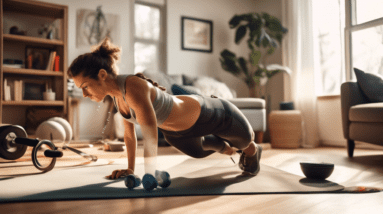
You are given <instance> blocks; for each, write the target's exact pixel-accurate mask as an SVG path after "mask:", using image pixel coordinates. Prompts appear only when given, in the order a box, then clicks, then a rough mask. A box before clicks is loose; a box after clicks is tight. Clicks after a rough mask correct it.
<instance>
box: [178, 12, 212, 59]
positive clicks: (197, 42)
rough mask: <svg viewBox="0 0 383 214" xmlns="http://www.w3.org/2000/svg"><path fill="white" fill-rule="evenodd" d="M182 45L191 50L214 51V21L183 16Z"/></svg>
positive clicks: (183, 48) (184, 48)
mask: <svg viewBox="0 0 383 214" xmlns="http://www.w3.org/2000/svg"><path fill="white" fill-rule="evenodd" d="M181 47H182V50H189V51H202V52H209V53H211V52H212V51H213V22H212V21H209V20H203V19H196V18H191V17H185V16H182V17H181Z"/></svg>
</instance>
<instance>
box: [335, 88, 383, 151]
mask: <svg viewBox="0 0 383 214" xmlns="http://www.w3.org/2000/svg"><path fill="white" fill-rule="evenodd" d="M341 109H342V126H343V135H344V137H345V138H346V139H347V151H348V156H349V157H353V154H354V148H355V141H363V142H366V143H371V144H375V145H383V134H382V133H383V102H371V101H369V99H368V98H367V97H366V96H365V95H364V94H363V92H362V90H361V88H360V87H359V85H358V83H357V82H345V83H343V84H342V85H341Z"/></svg>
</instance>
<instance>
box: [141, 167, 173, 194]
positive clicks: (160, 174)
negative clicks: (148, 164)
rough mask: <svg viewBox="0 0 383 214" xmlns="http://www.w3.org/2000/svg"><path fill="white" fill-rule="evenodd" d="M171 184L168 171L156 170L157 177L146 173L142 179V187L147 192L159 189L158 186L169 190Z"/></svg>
mask: <svg viewBox="0 0 383 214" xmlns="http://www.w3.org/2000/svg"><path fill="white" fill-rule="evenodd" d="M170 184H171V180H170V175H169V173H168V172H166V171H158V170H156V172H155V177H154V176H153V175H152V174H149V173H146V174H145V175H144V177H143V178H142V185H143V186H144V189H145V190H147V191H152V190H153V189H154V188H157V186H160V187H162V188H167V187H168V186H170Z"/></svg>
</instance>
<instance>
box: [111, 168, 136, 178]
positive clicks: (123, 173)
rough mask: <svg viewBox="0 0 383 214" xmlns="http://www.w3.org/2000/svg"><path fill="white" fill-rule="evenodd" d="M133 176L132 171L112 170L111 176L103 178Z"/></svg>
mask: <svg viewBox="0 0 383 214" xmlns="http://www.w3.org/2000/svg"><path fill="white" fill-rule="evenodd" d="M133 174H134V171H133V170H131V169H117V170H114V171H113V172H112V174H111V175H108V176H105V178H108V179H118V178H121V177H125V176H128V175H133Z"/></svg>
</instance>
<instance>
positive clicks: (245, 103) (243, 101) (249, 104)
mask: <svg viewBox="0 0 383 214" xmlns="http://www.w3.org/2000/svg"><path fill="white" fill-rule="evenodd" d="M227 100H228V101H230V102H231V103H233V104H234V105H235V106H237V107H238V108H239V109H264V108H266V102H265V100H264V99H261V98H250V97H243V98H235V99H227Z"/></svg>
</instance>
